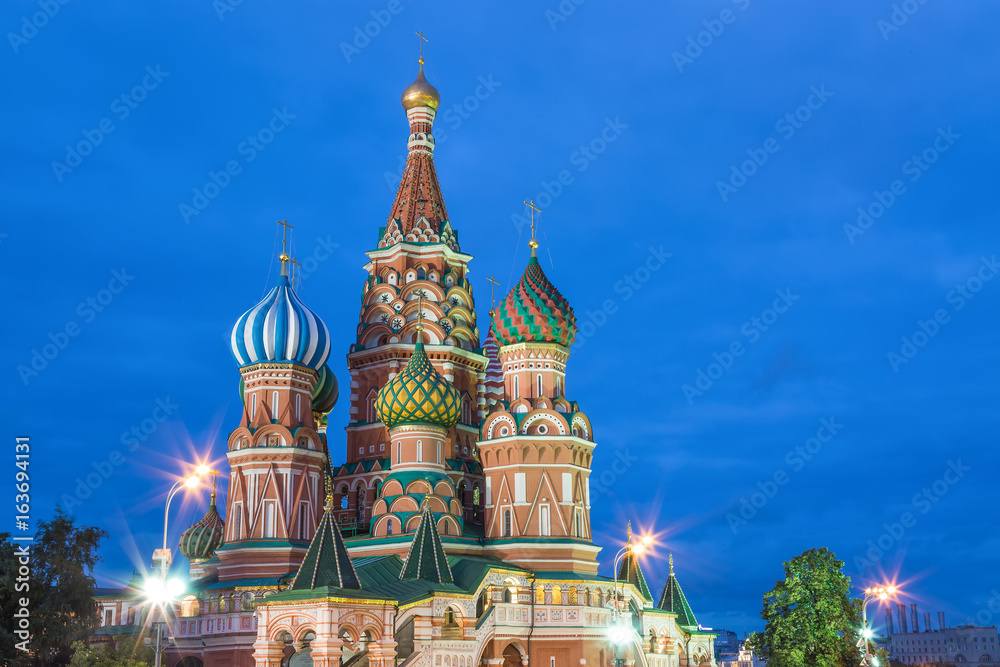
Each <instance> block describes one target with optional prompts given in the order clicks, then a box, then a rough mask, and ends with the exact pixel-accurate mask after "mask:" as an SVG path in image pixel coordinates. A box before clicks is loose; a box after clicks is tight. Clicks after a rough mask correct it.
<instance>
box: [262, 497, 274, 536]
mask: <svg viewBox="0 0 1000 667" xmlns="http://www.w3.org/2000/svg"><path fill="white" fill-rule="evenodd" d="M274 510H275V507H274V501H273V500H268V501H265V502H264V537H274Z"/></svg>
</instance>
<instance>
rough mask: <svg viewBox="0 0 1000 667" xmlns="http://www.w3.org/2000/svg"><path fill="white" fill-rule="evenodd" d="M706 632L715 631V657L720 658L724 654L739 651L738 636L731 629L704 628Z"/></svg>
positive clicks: (734, 653) (732, 653)
mask: <svg viewBox="0 0 1000 667" xmlns="http://www.w3.org/2000/svg"><path fill="white" fill-rule="evenodd" d="M704 630H705V631H706V632H714V633H715V659H716V660H720V659H721V656H722V655H724V654H728V655H734V656H735V655H736V654H737V653H739V651H740V637H739V635H737V634H736V633H735V632H733V631H732V630H723V629H721V628H720V629H718V630H715V629H712V628H704Z"/></svg>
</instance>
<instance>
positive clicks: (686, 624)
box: [656, 554, 698, 630]
mask: <svg viewBox="0 0 1000 667" xmlns="http://www.w3.org/2000/svg"><path fill="white" fill-rule="evenodd" d="M656 606H657V607H659V608H660V609H663V610H664V611H669V612H672V613H674V614H677V625H679V626H681V627H683V628H685V629H688V630H690V629H695V630H697V629H698V620H697V619H696V618H695V617H694V612H693V611H691V605H689V604H688V601H687V598H686V597H684V591H682V590H681V585H680V584H679V583H678V582H677V577H676V576H674V555H673V554H670V576H669V577H667V584H666V585H665V586H664V587H663V595H661V596H660V603H659V604H657V605H656Z"/></svg>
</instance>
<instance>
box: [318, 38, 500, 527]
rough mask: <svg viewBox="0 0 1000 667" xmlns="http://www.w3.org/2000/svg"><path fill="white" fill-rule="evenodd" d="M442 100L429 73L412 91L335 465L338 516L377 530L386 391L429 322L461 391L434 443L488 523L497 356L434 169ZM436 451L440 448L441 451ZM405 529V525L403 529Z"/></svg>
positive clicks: (465, 499)
mask: <svg viewBox="0 0 1000 667" xmlns="http://www.w3.org/2000/svg"><path fill="white" fill-rule="evenodd" d="M440 100H441V97H440V95H439V94H438V91H437V89H435V88H434V86H432V85H431V84H430V83H429V82H428V81H427V78H426V77H425V76H424V70H423V58H422V57H421V59H420V61H419V71H418V73H417V78H416V80H415V81H414V82H413V83H412V84H410V85H409V86H408V87H407V88H406V89H405V90H404V91H403V96H402V103H403V109H404V110H405V111H406V116H407V120H408V122H409V126H410V136H409V139H408V141H407V148H408V151H409V152H408V157H407V162H406V168H405V170H404V172H403V176H402V179H401V181H400V183H399V190H398V191H397V193H396V198H395V200H394V202H393V205H392V210H391V212H390V214H389V219H388V222H387V224H386V225H385V226H384V227H382V228H380V229H379V234H378V241H377V244H376V247H375V248H374V249H373V250H369V251H368V252H367V253H366V254H367V255H368V260H369V261H368V263H367V264H366V265H365V267H364V268H365V270H366V271H367V273H368V275H367V277H366V279H365V282H364V285H363V286H362V290H361V291H362V295H361V314H360V322H359V324H358V329H357V337H356V340H355V342H354V344H352V345H351V348H350V351H349V353H348V355H347V366H348V370H349V371H350V374H351V385H350V388H351V392H350V395H351V396H350V398H351V406H350V421H349V422H348V424H347V428H346V431H347V460H346V463H345V464H344V465H342V466H340V467H339V468H338V469H337V470H336V471H335V482H336V484H335V489H334V498H335V500H336V505H337V506H338V520H340V521H342V522H354V521H356V522H357V524H358V526H359V528H360V530H362V531H363V530H364V528H365V526H368V527H369V528H370V524H371V518H372V515H371V508H372V507H373V505H374V503H375V500H376V499H377V498H378V497H379V495H380V493H379V488H380V486H381V484H383V483H384V482H385V479H386V474H387V470H388V468H389V467H390V466H392V469H393V470H395V469H396V463H395V461H396V458H394V457H393V455H392V453H391V452H390V437H389V432H388V429H387V424H385V423H384V422H383V421H382V420H381V419H380V416H379V411H378V409H377V405H376V404H377V402H378V397H379V391H380V390H381V389H382V388H383V387H384V386H385V385H386V383H388V382H389V381H390V380H392V378H394V377H395V376H396V375H397V374H398V373H400V372H401V371H403V369H404V368H406V366H407V363H408V361H409V359H410V357H411V355H413V354H414V353H415V351H416V346H417V342H418V341H417V329H418V320H420V321H421V322H422V324H421V326H422V328H423V333H422V336H423V343H424V345H425V346H426V347H425V348H424V350H423V353H422V354H423V355H424V358H425V359H426V360H427V362H428V363H429V364H430V365H432V366H433V367H434V369H436V372H438V373H440V374H441V375H442V376H443V377H444V378H446V379H447V380H448V382H450V383H451V385H452V386H453V387H454V390H455V391H456V392H457V393H456V396H457V420H456V421H455V422H453V423H452V424H450V425H448V426H447V427H446V429H445V432H444V433H443V434H441V435H440V436H435V437H434V438H433V440H434V441H435V442H440V443H441V445H440V446H441V449H442V451H441V461H442V462H443V463H444V465H443V466H442V467H443V470H444V471H443V472H442V474H443V475H446V476H447V477H448V478H449V479H450V480H451V483H452V484H453V485H454V486H455V487H456V488H457V489H458V494H459V503H460V504H461V505H462V507H463V511H462V513H463V514H464V516H465V518H467V519H469V520H475V521H477V522H479V521H481V516H480V514H479V509H478V508H477V507H476V505H475V499H476V498H478V496H479V493H478V492H477V488H479V491H481V486H482V481H481V479H482V478H481V475H480V467H479V464H478V462H477V461H476V452H475V442H476V437H477V434H478V426H479V422H480V419H481V418H482V417H483V415H484V414H485V412H484V407H485V398H484V389H485V386H484V384H483V380H484V378H485V375H484V373H485V370H486V366H487V361H488V360H487V358H486V357H485V356H483V354H482V353H481V351H480V342H479V329H478V327H477V325H476V309H475V302H474V300H473V292H472V285H471V283H470V282H469V279H468V271H469V269H468V265H469V262H470V261H471V260H472V256H471V255H467V254H465V253H463V252H462V251H461V248H460V246H459V243H458V233H457V232H456V231H455V230H454V229H453V228H452V225H451V222H450V221H449V219H448V211H447V209H446V208H445V203H444V197H443V195H442V194H441V186H440V185H439V183H438V178H437V172H436V170H435V168H434V135H433V134H432V130H433V126H434V118H435V115H436V113H437V109H438V106H439V104H440ZM435 455H436V452H435ZM396 529H397V530H398V529H399V526H398V525H397V527H396Z"/></svg>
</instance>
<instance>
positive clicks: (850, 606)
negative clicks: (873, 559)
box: [748, 548, 889, 667]
mask: <svg viewBox="0 0 1000 667" xmlns="http://www.w3.org/2000/svg"><path fill="white" fill-rule="evenodd" d="M783 565H784V568H785V579H784V581H778V582H776V583H775V585H774V588H773V589H771V591H770V592H768V593H766V594H765V595H764V608H763V610H762V611H761V613H760V615H761V618H763V619H764V621H765V622H766V626H765V628H764V632H755V633H753V634H751V635H750V638H749V640H748V646H750V648H752V649H753V650H754V652H755V653H756V654H757V655H758V656H760V657H761V658H763V659H765V660H767V661H768V667H857V665H858V664H859V662H860V654H859V650H858V647H857V642H858V638H859V634H858V632H859V629H860V628H861V605H862V601H861V600H857V599H853V598H851V596H850V590H851V579H850V577H848V576H847V575H845V574H844V573H843V572H842V569H843V567H844V563H843V561H840V560H837V557H836V556H835V555H834V554H833V552H831V551H830V550H829V549H826V548H820V549H809V550H807V551H804V552H803V553H802V555H800V556H796V557H795V558H793V559H792V560H790V561H788V562H785V563H783ZM876 655H878V657H879V662H880V664H883V665H887V664H889V662H888V656H886V655H885V654H884V652H879V653H877V654H876Z"/></svg>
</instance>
